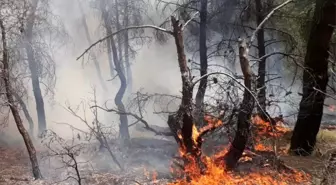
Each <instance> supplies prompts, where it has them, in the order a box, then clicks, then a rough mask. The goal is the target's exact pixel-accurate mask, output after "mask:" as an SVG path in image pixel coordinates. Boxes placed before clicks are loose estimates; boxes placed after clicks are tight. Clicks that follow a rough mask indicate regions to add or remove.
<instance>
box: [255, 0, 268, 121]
mask: <svg viewBox="0 0 336 185" xmlns="http://www.w3.org/2000/svg"><path fill="white" fill-rule="evenodd" d="M255 3H256V10H257V25H259V24H260V23H261V22H262V21H263V19H264V13H263V7H262V4H261V0H256V1H255ZM264 35H265V33H264V29H263V27H262V28H261V29H260V30H259V31H258V35H257V40H258V56H259V58H261V57H263V56H265V54H266V50H265V36H264ZM265 77H266V59H265V58H263V59H262V60H261V61H259V65H258V80H257V89H258V101H259V104H260V107H258V113H259V114H260V115H264V114H263V112H264V111H265V110H266V84H265ZM264 120H265V119H264Z"/></svg>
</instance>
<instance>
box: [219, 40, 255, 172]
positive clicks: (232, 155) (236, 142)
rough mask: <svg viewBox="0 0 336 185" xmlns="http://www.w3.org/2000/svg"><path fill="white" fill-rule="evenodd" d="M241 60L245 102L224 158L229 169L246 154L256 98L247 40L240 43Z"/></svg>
mask: <svg viewBox="0 0 336 185" xmlns="http://www.w3.org/2000/svg"><path fill="white" fill-rule="evenodd" d="M239 60H240V66H241V70H242V72H243V75H244V85H245V90H244V97H243V101H242V103H241V104H240V110H239V113H238V123H237V132H236V135H235V137H234V139H233V142H232V144H231V146H230V148H229V151H228V153H227V154H226V155H225V157H224V160H225V163H226V166H227V167H228V168H229V169H232V168H234V167H235V166H236V164H237V163H238V160H239V159H240V157H241V156H242V154H243V152H244V149H245V146H246V144H247V141H248V138H249V133H250V118H251V114H252V111H253V108H254V98H253V95H252V94H251V92H252V91H251V90H252V77H253V74H252V70H251V67H250V65H249V60H248V48H247V45H246V42H245V40H240V41H239Z"/></svg>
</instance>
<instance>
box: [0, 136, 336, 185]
mask: <svg viewBox="0 0 336 185" xmlns="http://www.w3.org/2000/svg"><path fill="white" fill-rule="evenodd" d="M289 138H290V135H286V136H284V137H283V138H282V139H281V140H279V145H281V146H280V147H288V145H289ZM335 142H336V132H335V131H327V130H326V131H322V132H320V133H319V136H318V145H317V146H318V147H317V148H318V149H317V151H316V152H315V153H314V155H312V156H309V157H295V156H290V155H286V154H280V159H282V160H283V161H284V162H285V164H286V165H288V166H290V167H292V168H294V169H298V170H302V171H304V172H306V173H308V174H311V175H312V176H313V177H314V178H313V179H314V181H315V182H313V183H312V184H318V183H317V182H316V179H321V176H322V173H321V172H323V170H324V169H325V166H326V161H327V160H328V157H329V155H328V153H330V149H332V148H336V145H335V144H334V143H335ZM211 147H214V146H211ZM39 149H40V147H39V146H37V151H38V152H39ZM117 150H120V149H117V148H114V151H117ZM206 150H209V149H206ZM121 152H122V153H123V154H122V155H124V156H123V162H124V165H125V166H127V167H128V168H127V170H125V172H123V173H120V172H118V170H117V169H116V168H115V164H113V162H112V161H111V160H110V159H109V156H106V155H104V154H97V155H101V156H97V155H96V156H94V158H95V160H94V167H92V166H91V167H90V168H91V169H90V170H85V169H83V170H82V175H83V177H85V180H84V181H85V182H86V183H84V184H90V185H107V184H111V185H117V184H125V185H132V184H141V185H145V184H165V183H167V182H168V181H169V179H172V177H171V176H170V165H171V160H172V157H173V156H174V155H176V153H177V147H176V146H175V144H174V143H173V142H171V141H164V140H163V141H162V140H160V139H153V138H136V139H134V140H133V144H132V146H130V147H128V148H127V149H122V151H121ZM208 152H209V151H208ZM210 153H212V152H210ZM91 157H92V156H91ZM40 161H41V160H40ZM40 165H41V171H42V173H43V174H44V176H45V177H46V180H41V181H33V178H32V177H31V169H30V165H29V158H28V155H27V152H26V151H25V149H24V147H23V146H22V145H8V144H6V143H5V142H1V138H0V185H47V184H48V185H49V184H62V185H63V184H64V185H67V184H69V185H70V184H75V183H74V182H71V181H62V180H60V179H66V176H67V175H68V174H69V171H64V169H58V170H54V168H56V166H57V165H54V164H52V165H50V161H49V163H48V162H46V161H45V160H43V161H42V162H40ZM88 166H89V165H87V166H86V167H85V168H86V169H87V168H89V167H88ZM113 166H114V169H115V170H111V167H112V169H113ZM48 168H51V169H53V170H51V169H48ZM60 170H63V171H60ZM154 176H155V177H154ZM154 179H158V180H154ZM57 182H58V183H57Z"/></svg>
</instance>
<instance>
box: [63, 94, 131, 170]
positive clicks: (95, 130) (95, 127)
mask: <svg viewBox="0 0 336 185" xmlns="http://www.w3.org/2000/svg"><path fill="white" fill-rule="evenodd" d="M86 104H87V105H88V106H89V107H92V108H90V110H91V112H92V114H93V115H94V120H92V121H89V120H87V117H86V112H85V110H86V106H87V105H86ZM65 109H66V110H67V111H68V112H69V113H71V114H72V115H73V116H75V117H76V118H78V119H79V120H80V121H81V122H82V123H84V124H85V126H87V128H88V129H89V132H86V131H83V130H81V129H77V128H75V127H73V126H71V125H69V124H66V125H68V126H70V127H71V128H73V129H76V130H77V131H80V132H81V133H83V134H85V135H86V137H87V139H88V140H90V139H91V136H93V137H94V138H95V139H97V141H98V142H99V144H100V149H102V148H106V149H107V151H108V152H109V154H110V156H111V158H112V160H113V161H114V162H115V163H116V164H117V165H118V167H119V168H120V169H124V168H123V166H122V164H121V163H120V162H119V160H118V159H117V157H116V156H115V154H113V151H112V148H111V147H110V140H109V136H111V135H114V134H113V133H111V128H109V127H106V126H104V124H102V123H101V122H100V121H99V119H98V110H97V109H98V108H97V100H96V94H95V90H94V99H93V101H92V104H91V103H85V102H81V104H80V105H78V106H77V107H75V108H73V107H71V106H70V105H67V106H66V108H65ZM78 111H83V115H82V116H81V115H79V113H78Z"/></svg>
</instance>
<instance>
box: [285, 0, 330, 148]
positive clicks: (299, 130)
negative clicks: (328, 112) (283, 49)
mask: <svg viewBox="0 0 336 185" xmlns="http://www.w3.org/2000/svg"><path fill="white" fill-rule="evenodd" d="M335 14H336V4H335V1H334V0H316V6H315V12H314V22H313V23H312V27H311V31H310V37H309V40H308V45H307V51H306V56H305V63H304V67H305V70H304V73H303V89H302V91H303V96H302V100H301V102H300V109H299V115H298V119H297V122H296V124H295V128H294V131H293V136H292V138H291V146H290V150H291V151H292V152H293V154H296V155H310V154H311V153H312V151H313V150H314V146H315V143H316V135H317V133H318V131H319V127H320V124H321V118H322V114H323V103H324V99H325V93H321V92H326V86H327V83H328V58H329V52H328V49H329V44H330V40H331V37H332V34H333V26H332V25H335V24H336V16H335ZM315 89H317V90H315Z"/></svg>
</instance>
